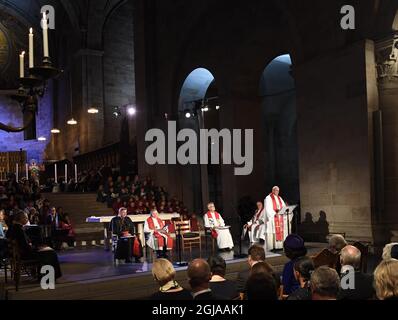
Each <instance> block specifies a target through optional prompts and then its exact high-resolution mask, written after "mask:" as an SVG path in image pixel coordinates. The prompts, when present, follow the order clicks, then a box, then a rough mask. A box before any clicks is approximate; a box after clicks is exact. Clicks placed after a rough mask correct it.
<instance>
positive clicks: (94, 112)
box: [87, 107, 99, 114]
mask: <svg viewBox="0 0 398 320" xmlns="http://www.w3.org/2000/svg"><path fill="white" fill-rule="evenodd" d="M87 112H88V113H90V114H97V113H99V110H98V109H97V108H94V107H91V108H89V109H88V110H87Z"/></svg>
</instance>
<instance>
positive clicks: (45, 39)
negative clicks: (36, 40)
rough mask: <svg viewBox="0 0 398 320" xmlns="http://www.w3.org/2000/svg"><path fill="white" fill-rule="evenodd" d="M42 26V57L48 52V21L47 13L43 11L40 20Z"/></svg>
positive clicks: (47, 54) (46, 55) (47, 55)
mask: <svg viewBox="0 0 398 320" xmlns="http://www.w3.org/2000/svg"><path fill="white" fill-rule="evenodd" d="M41 24H42V26H41V27H42V28H43V56H44V57H49V56H50V55H49V52H48V21H47V15H46V13H45V12H43V20H42V21H41Z"/></svg>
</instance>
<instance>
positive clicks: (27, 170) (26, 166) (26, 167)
mask: <svg viewBox="0 0 398 320" xmlns="http://www.w3.org/2000/svg"><path fill="white" fill-rule="evenodd" d="M25 171H26V180H29V165H28V164H26V165H25Z"/></svg>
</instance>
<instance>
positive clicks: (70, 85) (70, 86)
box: [66, 73, 77, 126]
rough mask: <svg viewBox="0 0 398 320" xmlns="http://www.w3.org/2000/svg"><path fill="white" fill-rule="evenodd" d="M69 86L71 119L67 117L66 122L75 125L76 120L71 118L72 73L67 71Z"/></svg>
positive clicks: (71, 112)
mask: <svg viewBox="0 0 398 320" xmlns="http://www.w3.org/2000/svg"><path fill="white" fill-rule="evenodd" d="M69 88H70V90H69V91H70V114H71V116H72V118H71V119H69V120H68V121H67V122H66V123H67V124H68V125H70V126H75V125H77V121H76V120H75V119H74V118H73V106H72V105H73V101H72V100H73V94H72V92H73V91H72V75H71V73H69Z"/></svg>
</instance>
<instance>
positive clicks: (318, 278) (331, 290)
mask: <svg viewBox="0 0 398 320" xmlns="http://www.w3.org/2000/svg"><path fill="white" fill-rule="evenodd" d="M310 283H311V290H312V293H313V294H314V293H315V294H318V295H319V296H321V297H333V298H336V297H337V294H338V293H339V290H340V278H339V275H338V274H337V271H336V270H334V269H332V268H329V267H326V266H323V267H319V268H318V269H316V270H315V271H314V272H313V273H312V275H311V281H310Z"/></svg>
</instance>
